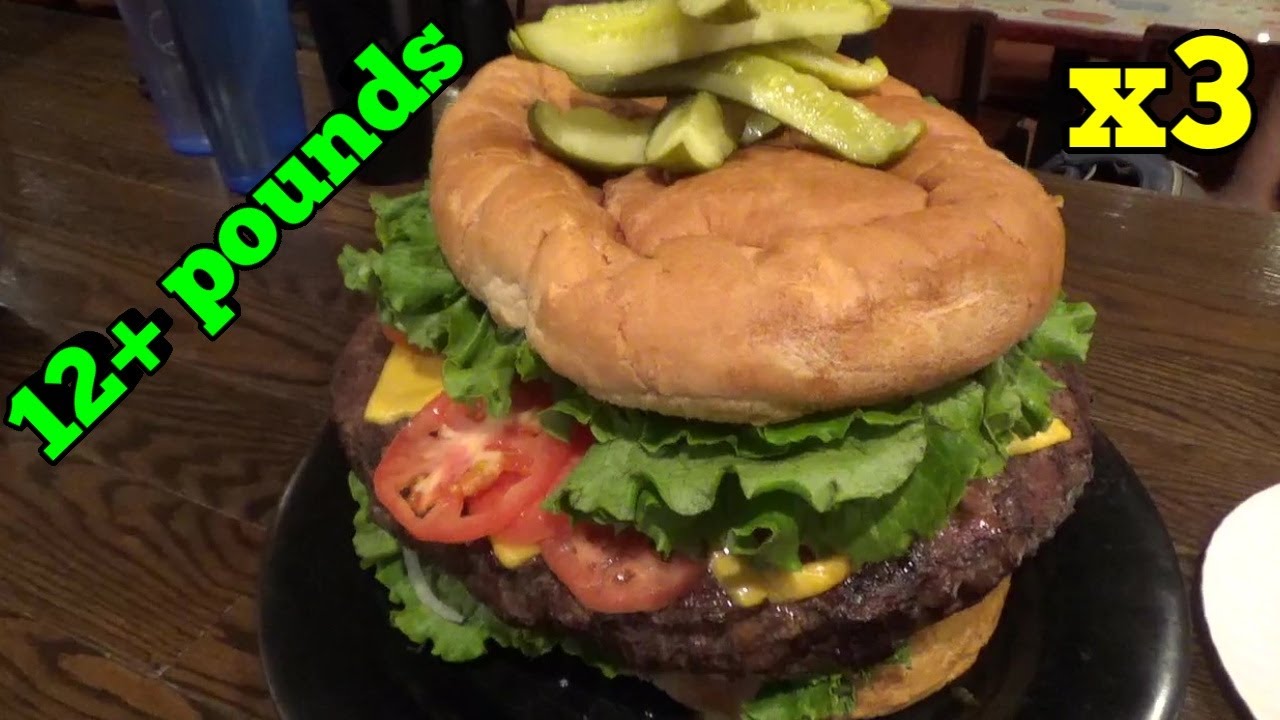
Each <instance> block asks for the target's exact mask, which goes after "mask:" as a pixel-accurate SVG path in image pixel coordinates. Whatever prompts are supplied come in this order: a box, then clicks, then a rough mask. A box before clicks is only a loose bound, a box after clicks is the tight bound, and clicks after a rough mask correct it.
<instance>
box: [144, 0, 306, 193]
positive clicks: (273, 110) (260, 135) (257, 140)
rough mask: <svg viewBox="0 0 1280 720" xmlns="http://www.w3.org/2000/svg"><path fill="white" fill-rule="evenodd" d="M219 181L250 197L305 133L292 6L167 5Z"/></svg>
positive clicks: (254, 0) (279, 2) (268, 2)
mask: <svg viewBox="0 0 1280 720" xmlns="http://www.w3.org/2000/svg"><path fill="white" fill-rule="evenodd" d="M167 5H168V8H169V14H170V16H171V17H172V18H173V27H174V32H175V35H176V37H177V41H178V53H179V55H180V56H181V57H182V60H183V63H184V64H185V65H186V67H187V71H188V75H189V76H190V78H191V86H192V91H193V93H194V95H195V99H196V103H197V104H198V105H199V107H200V112H201V115H202V116H203V118H204V125H205V130H206V131H207V132H208V133H209V139H210V141H211V142H212V143H213V153H214V156H215V157H216V158H217V159H218V169H219V170H221V172H222V178H223V180H224V181H225V182H226V184H227V187H229V188H230V189H231V190H232V191H233V192H237V193H241V194H245V193H247V192H249V190H251V189H252V188H253V186H254V185H256V184H258V182H259V181H260V180H262V179H263V178H264V177H266V175H267V173H268V172H270V171H271V169H272V168H274V167H275V166H276V165H277V164H278V163H279V162H280V161H281V160H282V159H284V157H285V155H287V154H288V153H289V152H290V151H292V150H293V148H294V147H295V146H296V145H297V144H298V143H299V142H301V141H302V138H303V137H304V136H305V135H306V132H307V127H306V116H305V114H304V112H303V108H302V91H301V90H300V89H299V87H298V62H297V56H296V54H295V53H296V47H297V45H296V41H295V39H294V35H293V26H292V24H291V23H290V21H289V8H288V2H287V0H168V2H167Z"/></svg>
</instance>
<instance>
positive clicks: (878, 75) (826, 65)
mask: <svg viewBox="0 0 1280 720" xmlns="http://www.w3.org/2000/svg"><path fill="white" fill-rule="evenodd" d="M752 50H753V51H755V52H758V53H760V54H761V55H764V56H765V57H770V58H773V59H774V60H778V61H780V62H784V63H786V64H788V65H790V66H791V67H793V68H795V69H796V70H799V71H800V72H802V73H808V74H810V75H812V76H814V77H816V78H818V79H819V80H821V81H822V82H824V83H826V84H827V86H828V87H831V88H834V89H836V90H870V89H872V88H874V87H875V86H877V85H879V84H880V83H882V82H884V79H885V78H887V77H889V68H887V67H885V65H884V63H883V62H882V61H881V60H880V58H871V59H870V60H867V61H866V62H865V63H860V62H858V61H857V60H854V59H853V58H847V57H845V56H843V55H840V54H838V53H828V52H823V50H822V49H821V48H819V47H818V46H817V45H815V44H813V43H812V42H810V41H808V40H788V41H787V42H780V43H770V44H768V45H761V46H759V47H756V48H752Z"/></svg>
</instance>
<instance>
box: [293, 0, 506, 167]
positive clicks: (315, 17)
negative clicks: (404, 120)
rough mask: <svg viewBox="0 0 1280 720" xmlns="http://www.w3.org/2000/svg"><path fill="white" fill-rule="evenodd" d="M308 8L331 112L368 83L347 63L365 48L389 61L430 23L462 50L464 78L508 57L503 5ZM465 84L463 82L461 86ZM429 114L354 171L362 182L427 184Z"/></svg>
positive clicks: (394, 1) (397, 1)
mask: <svg viewBox="0 0 1280 720" xmlns="http://www.w3.org/2000/svg"><path fill="white" fill-rule="evenodd" d="M307 9H308V12H309V14H310V18H311V27H312V33H313V34H314V35H315V39H316V50H317V51H318V52H319V53H320V63H321V65H322V66H323V68H324V76H325V80H326V82H327V84H328V86H329V97H330V98H331V99H332V101H333V105H334V107H340V106H342V105H344V104H346V103H349V102H351V101H352V100H353V99H354V98H355V95H356V93H358V92H359V90H360V85H361V83H362V82H363V81H364V80H365V79H366V77H367V76H366V75H365V73H364V72H363V71H361V70H360V69H359V68H357V67H355V65H354V64H353V63H352V62H351V61H352V59H353V58H355V56H356V55H358V54H359V53H360V51H361V50H363V49H364V48H365V47H366V46H367V45H368V44H369V43H370V42H377V43H378V44H380V45H381V46H382V48H383V49H384V50H385V51H387V52H388V53H390V54H392V55H394V53H395V50H396V48H398V47H399V46H400V44H401V43H402V42H403V41H404V40H405V38H407V37H409V36H411V35H415V34H417V33H418V32H419V31H420V30H421V29H422V28H423V26H425V25H426V24H427V23H428V22H431V23H435V25H436V27H438V28H440V31H441V32H443V33H444V36H445V38H446V40H447V41H448V42H451V43H453V44H455V45H457V46H458V47H459V48H460V49H461V50H462V53H463V56H464V57H465V58H466V65H465V67H464V68H463V71H462V74H463V75H464V76H466V75H470V74H471V73H473V72H475V70H476V68H478V67H479V66H480V65H483V64H484V63H486V62H488V61H489V60H492V59H494V58H495V57H498V56H500V55H505V54H506V53H507V45H506V37H507V31H508V30H510V29H511V28H512V27H513V26H514V22H513V20H512V17H511V10H510V8H509V7H508V5H507V2H506V0H308V2H307ZM464 82H465V77H463V78H461V79H460V80H459V82H458V86H461V84H462V83H464ZM448 99H449V98H448V97H440V98H437V99H436V100H435V101H433V102H434V103H435V104H440V103H444V102H448ZM433 114H438V113H430V112H424V113H422V114H420V115H418V116H417V117H416V118H414V119H413V120H412V121H410V123H409V124H408V125H407V126H406V127H405V129H404V130H403V131H401V132H400V133H398V134H397V135H396V136H395V137H394V138H393V139H391V140H390V141H388V142H386V144H385V145H384V147H383V148H382V149H381V150H379V151H378V153H377V154H375V155H374V156H373V158H371V159H370V160H369V161H368V162H367V163H365V165H364V167H363V169H362V170H361V171H360V172H359V174H358V177H359V179H360V180H361V182H364V183H367V184H370V185H391V184H395V183H401V182H410V181H413V180H420V179H422V178H423V177H425V176H426V174H427V167H428V165H429V163H430V160H431V139H432V130H433V125H432V116H433Z"/></svg>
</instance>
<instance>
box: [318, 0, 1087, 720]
mask: <svg viewBox="0 0 1280 720" xmlns="http://www.w3.org/2000/svg"><path fill="white" fill-rule="evenodd" d="M798 6H799V9H797V7H798ZM884 12H885V9H884V8H882V7H881V6H879V5H877V4H875V3H868V2H864V1H863V0H824V1H822V2H818V1H817V0H811V1H809V2H805V3H795V2H787V1H785V0H770V1H769V2H765V1H764V0H760V1H759V2H757V1H756V0H742V1H741V2H686V1H685V0H679V1H677V0H628V1H627V2H622V3H606V4H604V5H600V6H593V7H592V8H577V7H571V8H562V9H560V11H559V12H553V13H551V14H549V15H548V17H547V18H545V19H544V20H542V21H541V22H540V23H536V24H533V25H530V26H524V27H521V28H519V32H518V35H516V36H514V37H513V46H514V47H515V48H516V50H517V51H518V54H519V55H521V56H522V57H507V58H503V59H500V60H498V61H495V62H492V63H490V64H489V65H487V66H485V67H484V68H483V69H481V70H480V71H479V72H478V73H477V74H476V76H475V77H474V78H473V80H472V81H471V83H470V84H469V86H468V87H467V88H466V89H465V90H464V91H463V92H462V94H461V96H460V98H459V99H458V101H457V103H456V104H455V105H453V106H452V107H451V108H450V109H449V110H448V111H447V112H446V113H445V114H444V116H443V118H442V120H441V122H440V125H439V128H438V130H437V133H436V138H435V144H434V148H433V158H432V166H431V177H430V181H429V183H428V187H427V189H426V190H425V191H424V192H421V193H415V194H412V195H409V196H405V197H401V198H396V199H386V198H377V199H375V201H374V210H375V214H376V224H375V230H376V233H377V237H378V240H379V243H380V246H379V247H378V248H376V249H373V250H367V251H360V250H356V249H350V248H349V249H347V250H346V251H344V253H343V256H342V258H341V259H340V264H341V266H342V269H343V272H344V274H345V277H346V281H347V284H348V286H349V287H351V288H353V289H355V290H358V291H361V292H364V293H367V294H369V295H370V296H372V298H373V299H374V300H375V301H376V307H377V313H376V315H375V316H372V317H370V319H369V320H368V321H367V322H365V323H364V324H363V325H362V326H361V327H360V328H359V329H358V330H357V332H356V334H355V336H354V337H353V338H352V340H351V342H350V343H349V345H348V347H347V348H346V350H345V351H344V353H343V355H342V357H341V358H340V360H339V364H338V368H337V371H336V374H335V380H334V415H335V418H336V420H337V422H338V424H339V426H340V429H341V435H342V440H343V443H344V446H345V449H346V452H347V455H348V457H349V459H350V463H351V467H352V474H351V481H350V487H351V492H352V495H353V497H354V498H355V500H356V502H357V504H358V506H359V510H358V513H357V515H356V518H355V539H354V544H355V550H356V552H357V554H358V555H359V556H360V557H361V559H362V561H363V562H364V564H365V565H366V566H368V567H370V568H373V569H375V573H376V577H377V579H378V580H379V581H380V582H382V584H384V585H385V586H386V587H387V590H388V592H389V598H390V601H391V604H392V606H393V608H394V609H393V611H392V613H391V618H390V620H391V622H392V624H393V625H395V627H397V628H398V629H399V630H400V631H401V632H403V633H404V634H405V635H406V636H407V637H408V638H409V639H410V640H411V641H413V642H414V643H418V644H421V645H422V646H423V648H424V651H429V652H431V653H434V654H435V655H437V656H439V657H441V658H443V659H444V660H447V661H455V662H465V661H467V660H471V659H474V658H476V657H478V656H480V655H481V654H483V653H485V652H487V651H488V650H490V649H492V648H493V647H495V646H503V647H508V648H514V649H516V650H519V651H521V652H524V653H527V654H528V655H530V656H537V655H540V654H543V653H546V652H551V651H554V650H557V649H558V650H560V651H565V652H569V653H572V654H575V655H578V656H579V657H581V658H582V659H583V660H584V661H585V662H588V663H591V664H594V665H596V666H597V667H599V668H601V670H602V671H604V672H606V673H624V674H629V675H635V676H639V677H642V678H645V679H648V680H650V681H652V682H654V683H655V684H657V685H658V686H659V687H661V688H663V689H664V690H666V691H667V692H668V693H669V694H671V695H672V696H673V697H675V698H676V699H677V700H679V701H681V702H684V703H686V704H688V705H690V706H692V707H694V708H697V709H699V710H703V711H707V712H714V713H719V714H721V715H726V716H730V717H743V718H771V719H772V718H777V719H779V720H783V719H785V720H792V719H795V720H799V719H801V718H814V719H823V718H844V717H875V716H881V715H885V714H889V713H892V712H894V711H896V710H898V709H900V708H903V707H906V706H908V705H910V704H912V703H914V702H916V701H918V700H919V699H921V698H923V697H925V696H927V695H929V694H931V693H933V692H936V691H937V690H939V689H940V688H942V687H944V686H945V685H946V684H948V683H949V682H951V681H952V680H953V679H955V678H956V677H958V676H959V675H961V674H962V673H963V672H964V671H965V670H966V669H968V668H969V667H970V666H971V665H972V663H973V662H974V661H975V659H976V657H977V655H978V653H979V651H980V650H981V649H982V647H983V646H984V645H985V644H986V643H987V641H988V639H989V638H990V636H991V634H992V632H993V631H994V629H995V627H996V625H997V623H998V621H999V618H1000V614H1001V608H1002V606H1003V603H1004V598H1005V594H1006V592H1007V590H1008V586H1009V577H1010V575H1011V574H1012V573H1013V572H1014V570H1016V569H1017V567H1018V566H1019V564H1020V563H1022V562H1023V561H1024V560H1025V559H1026V558H1027V557H1028V556H1030V555H1031V554H1032V553H1034V552H1035V551H1036V549H1037V548H1038V547H1039V546H1040V545H1041V544H1042V543H1043V542H1044V541H1045V540H1047V539H1048V538H1049V537H1051V536H1052V534H1053V533H1054V531H1055V529H1056V528H1057V527H1058V525H1059V524H1060V523H1061V522H1062V521H1063V520H1064V519H1065V518H1066V517H1067V515H1068V514H1069V513H1070V512H1071V509H1072V506H1073V503H1074V501H1075V499H1076V497H1077V496H1078V495H1079V493H1080V491H1081V489H1082V488H1083V486H1084V485H1085V483H1086V482H1087V481H1088V480H1089V477H1090V472H1091V461H1090V435H1091V430H1090V426H1089V420H1088V398H1087V393H1086V391H1085V389H1084V386H1083V384H1082V382H1081V380H1080V377H1079V375H1078V373H1077V371H1076V370H1075V369H1074V368H1073V365H1074V364H1076V363H1079V362H1081V361H1083V360H1084V357H1085V353H1086V350H1087V346H1088V343H1089V339H1090V333H1091V330H1092V325H1093V311H1092V309H1090V308H1089V307H1088V306H1087V305H1083V304H1074V303H1069V302H1067V301H1066V300H1065V299H1064V298H1063V297H1062V296H1061V293H1060V282H1061V276H1062V270H1063V261H1064V230H1063V225H1062V221H1061V218H1060V214H1059V208H1058V203H1057V202H1056V201H1055V198H1053V197H1050V196H1049V195H1048V194H1046V193H1045V191H1044V190H1043V188H1042V187H1041V186H1040V185H1039V183H1038V182H1037V181H1036V180H1035V179H1034V178H1033V177H1032V176H1031V175H1029V174H1028V173H1026V172H1025V171H1024V170H1022V169H1021V168H1019V167H1017V166H1015V165H1013V164H1012V163H1010V162H1009V161H1008V160H1006V159H1005V158H1004V157H1003V156H1002V155H1000V154H999V153H997V152H995V151H993V150H991V149H989V148H988V147H987V146H986V145H985V144H984V143H983V140H982V138H981V137H980V135H979V134H978V133H977V132H976V131H975V130H974V129H973V128H972V127H971V126H969V125H968V124H967V123H965V122H964V121H963V120H962V119H961V118H959V117H958V116H956V115H955V114H953V113H952V112H950V111H948V110H946V109H945V108H943V107H940V106H938V105H937V104H935V103H931V102H928V101H926V100H925V99H923V98H921V96H920V94H919V93H918V92H916V91H915V90H914V89H912V88H910V87H908V86H906V85H905V84H903V83H901V82H898V81H896V80H894V79H892V78H890V77H885V76H884V73H883V72H880V70H879V69H878V68H877V66H876V64H875V63H874V62H873V63H868V64H865V65H861V64H859V63H856V62H854V61H852V60H849V59H848V58H843V57H841V56H839V55H837V54H834V53H832V52H831V51H830V48H829V47H827V45H828V44H829V41H828V40H826V39H822V38H814V39H811V40H806V39H805V38H806V33H808V34H815V33H814V31H813V28H814V27H815V25H814V23H820V25H821V27H823V28H824V29H823V31H822V32H826V33H849V32H862V31H865V30H867V29H870V28H871V27H874V26H875V25H876V24H878V23H879V22H882V21H883V17H884ZM575 33H576V34H575ZM673 37H674V38H677V39H678V41H671V40H670V39H671V38H673ZM548 38H550V39H551V40H550V41H549V40H548ZM566 38H569V39H575V38H576V39H577V40H578V42H576V43H567V42H565V39H566ZM797 43H801V44H797ZM804 43H807V44H804ZM575 48H576V50H575ZM766 60H767V62H766ZM882 67H883V66H879V68H882ZM869 77H870V78H872V80H871V81H868V78H869ZM726 78H728V79H727V80H726ZM788 88H791V89H790V90H788ZM655 96H657V97H655ZM850 103H851V104H850ZM779 125H780V127H778V126H779ZM752 126H754V127H755V128H756V130H757V131H756V132H755V134H754V135H752V134H751V133H750V132H749V130H748V129H749V127H752ZM761 128H763V130H761Z"/></svg>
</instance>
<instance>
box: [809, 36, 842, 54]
mask: <svg viewBox="0 0 1280 720" xmlns="http://www.w3.org/2000/svg"><path fill="white" fill-rule="evenodd" d="M809 42H811V43H813V44H814V45H817V46H818V48H819V49H820V50H822V51H823V52H829V53H836V52H840V43H842V42H844V36H843V35H814V36H813V37H811V38H809Z"/></svg>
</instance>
